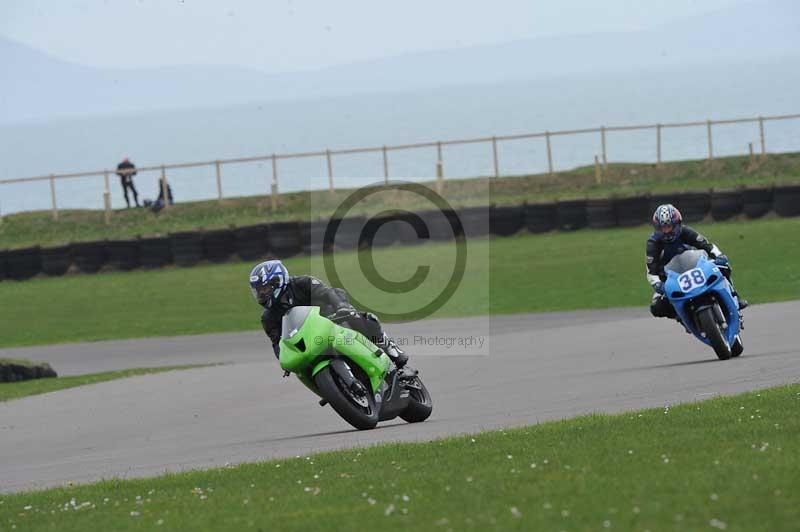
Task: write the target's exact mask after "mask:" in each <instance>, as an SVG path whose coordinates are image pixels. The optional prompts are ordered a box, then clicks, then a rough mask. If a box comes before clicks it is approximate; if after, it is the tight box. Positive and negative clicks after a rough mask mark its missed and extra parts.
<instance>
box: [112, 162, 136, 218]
mask: <svg viewBox="0 0 800 532" xmlns="http://www.w3.org/2000/svg"><path fill="white" fill-rule="evenodd" d="M117 175H118V176H119V179H120V182H121V183H122V194H123V195H124V196H125V204H126V205H127V206H128V208H130V206H131V200H130V199H128V189H131V192H133V201H135V202H136V206H137V207H138V206H139V194H138V193H137V192H136V187H135V186H133V176H135V175H136V166H135V165H134V164H133V163H132V162H131V161H130V160H129V159H128V158H127V157H125V158H124V159H122V162H121V163H119V164H118V165H117Z"/></svg>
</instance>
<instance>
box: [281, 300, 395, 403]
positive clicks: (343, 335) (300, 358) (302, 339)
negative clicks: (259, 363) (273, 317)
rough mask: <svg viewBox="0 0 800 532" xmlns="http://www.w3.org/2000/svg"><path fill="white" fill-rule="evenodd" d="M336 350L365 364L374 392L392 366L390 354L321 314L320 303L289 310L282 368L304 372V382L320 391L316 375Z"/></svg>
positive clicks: (297, 372)
mask: <svg viewBox="0 0 800 532" xmlns="http://www.w3.org/2000/svg"><path fill="white" fill-rule="evenodd" d="M326 351H329V352H327V353H326ZM331 351H332V352H331ZM376 353H379V355H378V356H376ZM332 354H341V355H344V356H346V357H348V358H349V359H351V360H352V361H353V362H355V363H356V364H357V365H358V366H359V367H361V369H363V370H364V372H365V373H366V374H367V376H368V377H369V379H370V382H371V385H372V390H373V392H374V391H377V390H378V388H379V387H380V385H381V383H382V382H383V379H384V377H385V376H386V373H387V371H388V370H389V363H390V362H389V357H388V356H386V354H384V353H383V352H382V351H381V350H380V349H378V347H377V346H376V345H375V344H373V343H372V342H370V341H369V339H367V338H366V337H365V336H363V335H362V334H360V333H358V332H356V331H353V330H351V329H347V328H345V327H340V326H338V325H336V324H335V323H333V322H332V321H330V320H329V319H327V318H325V317H323V316H320V314H319V307H294V308H292V309H291V310H289V312H287V313H286V315H285V316H284V318H283V328H282V335H281V341H280V364H281V368H283V369H284V370H286V371H289V372H292V373H295V374H297V375H298V377H300V376H301V375H302V378H301V379H300V380H301V381H302V382H303V384H305V385H306V386H308V387H309V388H311V389H312V390H314V391H315V392H316V389H315V387H314V386H313V376H314V375H316V374H317V373H318V372H319V371H321V370H322V369H323V368H324V367H325V366H327V365H328V363H329V359H330V356H331V355H332ZM321 357H324V358H322V359H321Z"/></svg>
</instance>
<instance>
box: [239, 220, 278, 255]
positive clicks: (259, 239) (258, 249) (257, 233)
mask: <svg viewBox="0 0 800 532" xmlns="http://www.w3.org/2000/svg"><path fill="white" fill-rule="evenodd" d="M234 236H235V238H236V254H237V255H239V258H241V259H242V260H256V259H261V258H264V257H266V256H267V255H268V254H269V250H270V232H269V225H268V224H258V225H247V226H244V227H237V228H236V229H235V230H234Z"/></svg>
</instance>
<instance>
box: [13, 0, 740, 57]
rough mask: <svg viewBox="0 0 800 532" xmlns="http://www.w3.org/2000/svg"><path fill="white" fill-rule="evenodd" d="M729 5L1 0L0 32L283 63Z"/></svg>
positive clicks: (641, 21) (637, 23) (110, 52)
mask: <svg viewBox="0 0 800 532" xmlns="http://www.w3.org/2000/svg"><path fill="white" fill-rule="evenodd" d="M738 3H743V0H647V1H641V0H559V1H558V2H545V1H533V0H496V1H493V2H490V1H488V0H481V1H473V0H434V1H432V0H404V1H403V2H391V3H390V2H386V1H380V0H377V1H376V0H372V1H359V0H268V1H264V0H227V1H225V2H221V1H217V0H2V4H0V35H2V36H4V37H8V38H11V39H14V40H17V41H20V42H23V43H25V44H28V45H31V46H33V47H35V48H38V49H41V50H44V51H46V52H48V53H50V54H52V55H54V56H56V57H59V58H62V59H67V60H70V61H74V62H78V63H82V64H86V65H94V66H117V67H143V66H148V67H152V66H162V65H174V64H225V65H239V66H247V67H253V68H259V69H263V70H267V71H284V70H295V69H305V68H318V67H325V66H330V65H335V64H341V63H349V62H354V61H359V60H363V59H371V58H380V57H386V56H390V55H397V54H402V53H405V52H411V51H419V50H431V49H441V48H457V47H463V46H469V45H475V44H486V43H496V42H505V41H512V40H515V39H520V38H530V37H539V36H545V35H554V34H570V33H587V32H597V31H618V30H635V29H640V28H645V27H652V26H656V25H658V24H660V23H662V22H665V21H668V20H671V19H675V18H681V17H685V16H690V15H693V14H698V13H702V12H708V11H713V10H715V9H719V8H723V7H726V6H729V5H732V4H738Z"/></svg>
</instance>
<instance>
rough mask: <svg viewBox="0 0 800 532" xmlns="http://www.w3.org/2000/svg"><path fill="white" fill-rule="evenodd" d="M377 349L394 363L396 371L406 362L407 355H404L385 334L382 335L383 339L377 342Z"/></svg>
mask: <svg viewBox="0 0 800 532" xmlns="http://www.w3.org/2000/svg"><path fill="white" fill-rule="evenodd" d="M378 347H380V348H381V349H383V352H384V353H386V354H387V355H388V356H389V358H391V359H392V362H394V365H395V366H397V369H400V368H402V367H403V366H405V365H406V363H407V362H408V355H406V354H405V352H404V351H403V350H402V349H400V348H399V347H397V344H396V343H394V340H392V339H391V338H389V336H388V335H387V334H386V333H383V338H382V339H381V340H380V342H378Z"/></svg>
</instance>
